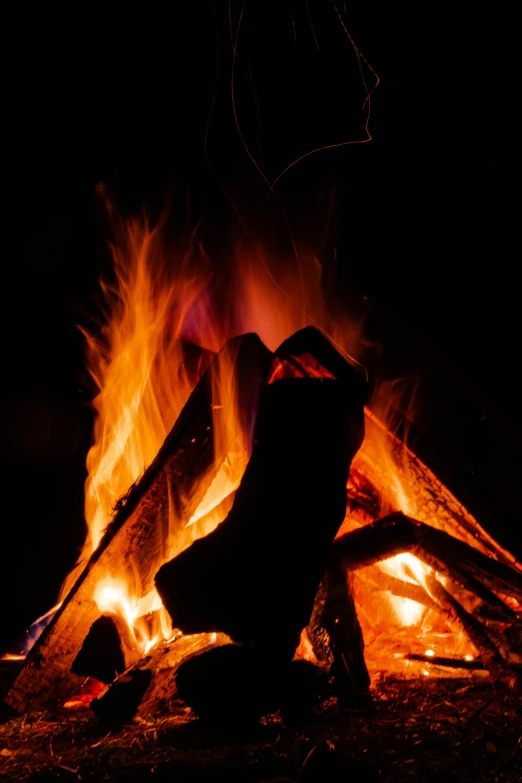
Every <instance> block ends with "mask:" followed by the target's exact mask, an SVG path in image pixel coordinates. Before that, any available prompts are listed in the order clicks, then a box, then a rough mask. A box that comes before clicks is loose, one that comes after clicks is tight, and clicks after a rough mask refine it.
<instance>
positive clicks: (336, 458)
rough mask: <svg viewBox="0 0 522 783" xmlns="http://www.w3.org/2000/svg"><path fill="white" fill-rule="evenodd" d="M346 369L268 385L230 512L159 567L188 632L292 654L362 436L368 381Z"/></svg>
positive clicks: (163, 588)
mask: <svg viewBox="0 0 522 783" xmlns="http://www.w3.org/2000/svg"><path fill="white" fill-rule="evenodd" d="M322 339H323V340H324V338H322ZM328 345H329V344H328ZM347 367H348V365H347ZM348 370H349V372H348V378H349V380H350V382H349V383H348V382H346V383H342V382H340V381H337V380H330V379H325V380H318V379H315V378H314V379H310V378H301V379H295V378H290V379H289V378H286V379H283V380H276V381H274V382H273V383H272V384H271V385H269V386H267V388H266V389H265V391H264V394H263V397H262V399H261V405H260V411H259V416H258V421H257V425H256V435H255V446H254V449H253V452H252V456H251V458H250V461H249V464H248V466H247V468H246V471H245V474H244V476H243V479H242V481H241V485H240V487H239V489H238V490H237V493H236V496H235V498H234V504H233V506H232V509H231V511H230V513H229V514H228V516H227V518H226V520H225V521H224V522H222V524H221V525H220V526H219V528H218V529H217V530H215V531H214V532H213V533H211V534H210V535H208V536H207V537H206V538H204V539H201V540H199V541H196V542H195V543H194V544H193V545H192V546H191V547H190V548H189V549H187V550H186V551H185V552H183V553H182V554H181V555H179V556H178V557H177V558H175V559H174V560H172V561H171V562H170V563H168V564H166V565H165V566H163V567H162V568H161V569H160V571H159V573H158V575H157V577H156V586H157V588H158V592H159V593H160V595H161V597H162V600H163V603H164V605H165V606H166V608H167V610H168V611H169V613H170V614H171V617H172V618H173V622H174V624H175V626H176V627H179V628H181V629H182V630H183V632H184V633H199V632H205V631H222V632H224V633H226V634H228V635H229V636H230V637H231V638H232V639H234V641H238V642H242V643H246V644H250V645H253V646H254V647H255V648H256V649H257V650H258V651H263V653H264V655H266V656H267V657H268V658H272V659H281V660H291V658H292V656H293V654H294V652H295V649H296V647H297V645H298V642H299V635H300V633H301V630H302V629H303V628H304V627H305V626H306V625H307V624H308V621H309V619H310V615H311V612H312V609H313V602H314V597H315V594H316V592H317V588H318V586H319V582H320V579H321V575H322V571H323V570H324V567H325V564H326V557H327V553H328V550H329V549H330V547H331V544H332V541H333V538H334V536H335V533H336V532H337V530H338V528H339V527H340V525H341V523H342V521H343V519H344V515H345V508H346V483H347V479H348V472H349V469H350V464H351V460H352V458H353V456H354V454H355V453H356V451H357V449H358V448H359V446H360V444H361V442H362V439H363V433H364V417H363V403H364V395H365V384H364V382H363V381H362V379H361V378H360V376H359V375H358V374H357V373H356V372H355V370H353V369H351V368H349V367H348Z"/></svg>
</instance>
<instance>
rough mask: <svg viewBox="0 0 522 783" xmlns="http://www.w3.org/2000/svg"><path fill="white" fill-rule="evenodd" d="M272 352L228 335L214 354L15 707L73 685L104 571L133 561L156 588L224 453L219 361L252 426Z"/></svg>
mask: <svg viewBox="0 0 522 783" xmlns="http://www.w3.org/2000/svg"><path fill="white" fill-rule="evenodd" d="M271 358H272V354H271V353H270V351H268V349H267V348H266V347H265V346H264V345H263V343H262V342H261V341H260V340H259V338H258V337H257V336H256V335H252V334H250V335H244V336H243V337H239V338H236V339H234V340H230V341H229V342H228V343H227V344H226V345H225V346H224V347H223V349H222V350H221V351H220V352H219V354H217V355H216V356H215V357H214V358H213V360H212V362H211V364H210V366H209V368H208V369H207V371H206V372H205V374H204V375H203V376H202V378H201V379H200V381H199V382H198V384H197V386H196V387H195V389H194V390H193V392H192V394H191V395H190V397H189V399H188V401H187V403H186V404H185V407H184V408H183V410H182V411H181V414H180V416H179V417H178V419H177V421H176V423H175V425H174V427H173V428H172V430H171V432H170V434H169V435H168V436H167V438H166V440H165V443H164V444H163V446H162V448H161V449H160V451H159V453H158V456H157V457H156V459H155V460H154V462H153V463H152V464H151V465H150V467H149V468H148V469H147V470H146V471H145V473H144V475H143V477H142V478H141V479H140V480H139V481H138V482H137V483H136V484H135V485H134V486H133V487H132V488H131V489H130V491H129V493H128V494H127V496H126V497H125V498H124V499H123V500H122V501H121V502H120V503H119V504H118V507H117V510H116V513H115V516H114V518H113V520H112V522H111V523H110V525H109V527H108V528H107V530H106V532H105V535H104V537H103V539H102V541H101V542H100V545H99V546H98V548H97V550H96V551H95V552H94V554H93V555H92V556H91V558H90V560H89V561H88V563H87V564H86V566H85V568H84V570H83V571H82V572H81V574H80V576H79V577H78V579H77V580H76V582H75V584H74V586H73V587H72V589H71V590H70V592H69V594H68V595H67V597H66V598H65V600H64V602H63V604H62V606H61V608H60V609H59V610H58V611H57V613H56V615H55V616H54V618H53V620H52V621H51V623H50V624H49V626H48V627H47V628H46V630H45V631H44V633H43V634H42V636H41V637H40V639H39V641H38V642H37V643H36V645H35V646H34V648H33V650H32V651H31V653H30V654H29V656H28V658H27V661H26V664H25V666H24V667H23V669H22V671H21V672H20V674H19V675H18V677H17V678H16V680H15V682H14V683H13V685H12V687H11V689H10V691H9V693H8V695H7V697H6V702H7V703H8V704H9V705H10V706H11V707H13V708H14V709H15V710H17V711H19V712H25V711H26V710H27V709H28V708H29V707H30V706H31V707H33V708H36V707H38V706H42V705H44V704H45V703H46V702H47V701H48V700H49V699H51V700H52V701H53V702H55V701H60V700H61V699H62V698H67V697H68V696H69V695H70V693H71V692H72V691H73V690H74V688H75V687H76V683H72V682H70V681H69V680H70V678H74V676H73V675H71V674H70V669H71V666H72V664H73V661H74V659H75V658H76V656H77V654H78V652H79V650H80V648H81V646H82V644H83V641H84V639H85V637H86V636H87V634H88V633H89V630H90V628H91V626H92V624H93V623H94V622H95V621H96V620H97V619H98V618H99V617H100V615H101V612H100V611H99V609H98V607H97V605H96V603H95V601H94V593H95V588H96V585H97V584H98V582H99V580H100V579H101V578H103V577H105V576H107V575H108V574H109V575H114V574H116V575H119V574H125V573H128V571H129V563H130V562H132V566H133V574H134V576H135V577H136V578H137V579H138V580H139V583H140V585H141V590H142V595H146V594H147V593H148V592H149V591H150V590H151V589H152V588H153V586H154V582H153V580H154V574H155V573H156V571H157V569H158V567H159V565H160V564H161V563H162V562H163V561H164V559H165V557H166V556H167V549H166V547H167V541H168V539H169V534H170V541H171V542H172V540H173V536H174V537H175V535H176V534H178V537H179V540H180V541H181V532H182V531H183V529H184V527H185V525H186V523H187V522H188V521H189V519H190V518H191V517H192V515H193V513H194V511H195V510H196V508H197V506H198V505H199V503H200V501H201V500H202V498H203V496H204V494H205V492H206V490H207V489H208V487H209V485H210V483H211V481H212V479H213V478H214V476H215V475H216V473H217V471H218V469H219V467H220V460H219V459H215V458H214V442H213V431H214V419H215V417H216V416H219V415H223V416H226V415H227V403H228V404H229V401H228V400H223V401H220V400H219V399H218V398H216V397H215V396H214V397H213V393H214V394H215V393H216V389H217V388H218V387H217V386H216V383H215V379H216V377H218V374H219V372H220V368H221V367H223V364H222V363H226V364H227V365H231V366H232V368H233V374H234V376H235V381H236V384H235V388H236V393H237V400H238V404H239V413H240V419H241V420H242V422H243V423H244V426H245V427H247V426H248V424H249V423H250V421H251V420H252V418H253V416H254V411H255V408H256V403H257V398H258V395H259V393H260V389H261V388H262V386H263V385H264V383H265V382H266V378H267V377H268V372H269V368H270V362H271ZM220 402H222V406H220ZM213 405H214V407H213ZM225 456H226V455H225V454H223V455H221V458H222V459H224V458H225ZM189 530H190V529H189ZM185 532H186V531H185ZM122 641H123V640H122ZM123 652H124V656H125V664H126V666H127V667H128V666H129V665H131V664H132V663H133V662H134V661H135V660H136V659H137V658H139V655H140V653H139V651H138V650H137V649H135V648H133V647H132V646H131V645H127V644H124V650H123Z"/></svg>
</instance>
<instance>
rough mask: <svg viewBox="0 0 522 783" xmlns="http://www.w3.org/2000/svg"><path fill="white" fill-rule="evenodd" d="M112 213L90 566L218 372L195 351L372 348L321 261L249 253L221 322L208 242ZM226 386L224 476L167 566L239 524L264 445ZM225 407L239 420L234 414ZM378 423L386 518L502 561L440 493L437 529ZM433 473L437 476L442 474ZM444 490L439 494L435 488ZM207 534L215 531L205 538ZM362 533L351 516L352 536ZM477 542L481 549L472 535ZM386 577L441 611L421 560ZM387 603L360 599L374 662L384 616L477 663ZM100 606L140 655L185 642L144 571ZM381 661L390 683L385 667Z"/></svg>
mask: <svg viewBox="0 0 522 783" xmlns="http://www.w3.org/2000/svg"><path fill="white" fill-rule="evenodd" d="M108 208H109V210H110V211H111V214H112V221H113V226H114V241H113V243H112V245H111V250H112V256H113V262H114V270H115V280H114V282H112V283H110V284H109V283H104V284H103V286H102V290H103V293H104V296H105V301H106V304H107V314H106V322H105V324H104V326H103V328H102V330H101V334H100V335H99V336H94V335H93V334H91V333H89V332H87V331H86V330H84V334H85V337H86V341H87V360H88V367H89V370H90V373H91V375H92V377H93V378H94V380H95V381H96V384H97V386H98V388H99V393H98V395H97V397H96V398H95V400H94V407H95V409H96V412H97V419H96V423H95V430H94V445H93V446H92V448H91V450H90V451H89V454H88V458H87V465H88V470H89V476H88V479H87V483H86V488H85V490H86V499H85V516H86V520H87V524H88V536H87V540H86V542H85V547H84V550H83V553H82V557H83V559H84V560H85V559H86V558H88V557H89V556H90V554H91V553H92V552H93V551H94V550H95V549H96V548H97V546H98V545H99V542H100V540H101V537H102V535H103V531H104V529H105V528H106V527H107V524H108V523H109V521H110V518H111V515H112V512H113V508H114V506H115V504H116V502H117V501H118V499H119V498H120V497H122V496H123V495H124V494H125V493H126V492H127V491H128V490H129V487H131V486H132V484H133V483H134V482H135V481H136V480H137V479H138V478H139V477H140V475H141V474H142V473H143V471H144V470H145V469H146V468H147V466H148V465H150V463H151V462H152V460H153V459H154V457H155V456H156V454H157V452H158V450H159V448H160V446H161V445H162V443H163V440H164V438H165V436H166V435H167V433H168V431H169V430H170V428H171V427H172V425H173V424H174V422H175V420H176V418H177V416H178V415H179V413H180V411H181V409H182V407H183V405H184V403H185V401H186V400H187V398H188V396H189V394H190V392H191V390H192V388H193V386H194V384H195V383H196V381H197V379H198V377H199V375H200V374H201V372H202V371H203V370H204V369H205V365H206V361H205V358H204V351H203V352H201V351H199V354H198V355H199V358H200V361H199V364H197V363H196V365H197V366H196V368H194V366H191V365H190V363H189V362H188V361H187V343H186V339H189V340H190V341H191V342H192V343H193V344H195V345H198V346H202V348H203V349H205V350H206V351H207V352H208V351H215V350H218V349H219V348H220V347H221V346H222V345H223V343H224V342H225V340H227V339H229V338H230V337H233V336H236V335H237V334H242V333H245V332H248V331H255V332H257V333H258V334H259V336H260V337H261V339H262V340H263V342H264V343H265V344H266V345H267V346H268V347H269V348H270V349H271V350H274V349H275V348H276V347H277V346H278V345H279V344H280V343H281V342H282V341H283V340H284V339H286V338H287V337H289V336H290V335H291V334H292V333H293V332H295V331H296V330H297V329H300V328H302V327H303V326H307V325H310V324H312V325H315V326H317V327H319V328H321V329H322V330H323V331H324V332H325V333H326V334H327V335H328V336H329V337H330V339H331V340H332V342H333V343H334V345H335V346H336V347H337V348H338V349H339V350H340V351H341V353H345V354H347V355H350V356H356V352H357V351H358V350H360V348H361V345H362V341H361V339H360V337H361V334H360V325H358V324H354V323H353V322H351V321H350V319H349V314H343V316H342V318H337V319H334V318H333V317H332V315H331V312H330V311H329V308H328V306H327V303H326V302H325V300H324V298H323V297H322V296H321V293H320V292H321V285H320V281H321V266H320V264H319V263H318V261H317V260H316V259H315V258H314V257H313V256H311V255H310V254H307V253H300V254H299V256H298V257H296V259H294V260H293V261H292V263H289V264H283V265H278V266H277V267H276V266H275V264H274V263H273V262H272V266H270V263H269V260H267V256H266V254H264V252H263V249H262V248H261V247H257V248H254V249H253V250H251V251H249V252H247V251H245V250H244V249H241V248H239V249H238V251H237V252H236V257H235V266H234V275H233V276H232V280H233V283H232V284H231V285H230V287H229V291H228V306H229V311H228V313H227V315H226V317H221V318H216V317H214V311H213V309H212V285H213V269H212V264H211V262H210V260H209V259H208V258H207V256H206V255H205V253H204V252H203V251H202V249H201V247H200V246H199V245H198V242H197V240H196V238H195V237H194V236H192V237H190V238H189V240H188V242H187V244H186V247H185V248H184V249H182V250H180V249H178V250H176V251H172V252H171V251H170V250H169V246H168V244H167V243H166V242H165V239H164V228H165V218H163V219H162V220H160V222H159V223H158V224H157V225H156V226H154V227H151V226H150V225H149V223H148V221H147V220H146V219H145V218H131V219H129V220H122V219H121V218H120V217H119V216H118V215H117V214H116V213H115V212H114V210H113V209H112V207H111V205H110V204H108ZM275 269H277V270H278V271H277V274H276V273H275ZM214 383H215V388H214V389H213V392H214V404H215V410H214V413H215V417H214V423H215V433H214V439H215V450H216V456H217V457H218V458H219V463H220V465H221V467H220V469H219V471H218V472H217V475H216V477H215V479H214V481H213V482H212V484H211V485H210V487H209V488H208V490H207V492H206V494H205V496H204V498H203V500H202V501H201V503H200V505H199V507H198V508H197V509H196V511H195V513H194V514H193V516H192V518H191V519H190V520H189V522H188V523H187V526H186V528H185V532H183V531H181V532H180V531H179V530H177V531H176V532H175V533H173V534H172V535H173V538H172V540H170V541H169V542H168V546H167V552H166V559H168V558H169V557H172V556H173V555H174V554H175V553H176V552H178V551H180V548H183V547H184V546H188V545H189V544H190V543H191V541H192V540H193V539H194V538H195V537H197V536H198V535H204V534H206V533H208V532H210V531H211V530H212V529H213V528H215V527H216V526H217V524H219V522H220V521H221V520H222V518H223V516H224V514H225V513H226V503H225V504H224V503H223V501H224V500H226V498H230V497H231V496H232V493H233V492H234V490H235V489H236V488H237V486H238V485H239V482H240V480H241V476H242V474H243V471H244V468H245V466H246V463H247V459H248V450H249V439H250V433H249V432H247V431H246V429H245V427H244V426H243V425H242V424H241V422H240V421H239V417H238V411H237V404H236V401H235V388H234V377H233V373H232V372H231V367H230V366H226V364H225V363H222V366H221V367H220V372H219V373H218V375H217V376H216V378H215V379H214ZM223 401H225V402H226V408H227V410H226V415H223V411H222V410H221V406H222V404H223ZM218 414H219V415H218ZM366 423H367V435H366V439H365V442H364V444H363V447H362V448H361V450H360V452H359V454H358V456H357V458H356V460H355V462H354V467H355V469H356V470H358V471H359V472H360V473H361V474H362V475H369V476H371V479H372V483H373V486H374V487H375V488H376V490H377V491H378V492H379V497H380V501H379V502H380V511H381V512H382V513H387V512H389V511H398V510H401V511H403V512H405V513H407V514H410V515H412V516H417V517H418V518H420V519H421V520H422V521H425V522H428V523H429V524H433V525H435V526H439V527H443V528H444V529H445V530H447V532H449V533H452V534H453V535H456V536H459V537H461V538H464V540H466V541H467V542H468V543H472V544H473V545H474V546H478V547H479V548H481V549H482V550H483V551H488V552H489V553H491V552H492V551H493V554H495V555H499V553H501V550H499V548H498V547H497V546H496V545H495V544H494V542H492V540H491V539H490V538H489V537H488V536H487V535H486V534H485V533H484V531H482V530H481V529H480V528H479V526H478V525H477V524H476V522H475V520H473V518H472V517H471V516H470V515H469V514H468V513H467V512H466V511H465V509H462V507H461V506H459V505H458V503H457V501H456V500H455V499H454V498H453V496H452V495H451V494H450V493H449V492H448V491H447V490H446V489H445V488H444V487H442V485H441V489H440V493H441V496H442V497H443V498H444V503H445V504H446V505H445V508H446V509H450V512H449V514H447V515H446V516H445V517H444V518H442V517H441V518H439V517H438V516H437V514H431V516H430V517H429V518H426V514H425V513H424V511H423V509H422V508H421V506H420V504H419V501H418V499H417V498H416V497H415V495H414V494H413V493H412V490H411V481H409V474H408V470H409V468H408V459H410V456H411V452H409V451H408V450H407V449H406V447H405V446H404V445H403V444H402V443H400V441H398V440H397V439H396V438H394V436H393V435H391V433H390V432H389V431H388V429H387V427H386V425H385V424H383V422H382V421H381V420H380V419H379V418H377V417H376V416H375V414H374V413H372V411H370V410H369V409H367V410H366ZM419 464H421V463H419ZM422 467H423V469H425V471H426V472H427V474H428V473H429V471H428V469H427V468H424V466H422ZM430 475H432V474H430ZM432 479H433V482H436V479H435V477H432ZM432 479H431V478H430V480H432ZM444 493H445V494H444ZM423 513H424V517H423ZM466 515H467V516H466ZM463 519H464V520H465V521H466V525H464V526H463V525H462V520H463ZM201 520H203V521H204V525H203V526H201V525H200V524H198V525H195V523H196V522H198V523H199V522H200V521H201ZM359 523H360V522H359V521H358V520H357V519H356V518H355V517H354V518H353V519H351V517H350V514H348V517H347V520H346V524H347V525H348V526H350V525H357V524H359ZM471 529H472V530H473V531H474V533H473V535H472V534H471V533H469V530H471ZM502 555H503V556H504V555H506V553H502ZM160 566H161V563H157V567H158V568H159V567H160ZM379 569H380V571H381V572H384V573H386V574H388V575H389V576H392V577H394V578H396V579H400V580H402V581H403V582H406V583H410V584H414V585H416V586H417V587H419V588H420V589H421V590H422V589H424V591H425V593H426V596H427V597H429V589H428V587H427V581H426V576H427V575H428V574H430V573H431V569H429V568H428V567H427V566H425V565H424V564H423V563H422V562H421V561H420V560H418V559H417V558H416V557H415V556H414V555H411V554H402V555H397V556H396V557H393V558H390V559H389V560H387V561H385V562H383V563H381V564H379ZM73 578H74V573H73V575H72V576H71V579H69V580H68V581H67V582H66V583H65V585H64V588H63V589H62V596H61V597H62V598H63V596H64V595H65V594H66V592H67V590H68V589H69V587H70V585H71V582H72V580H73ZM360 579H361V580H363V581H364V579H365V577H364V576H363V575H361V577H360ZM365 585H366V583H365ZM379 595H380V599H379V600H380V603H379V607H380V608H379V609H378V611H377V620H376V619H375V618H376V615H375V612H373V614H372V611H373V610H372V607H371V600H370V599H369V598H368V597H367V592H366V590H364V591H361V590H359V592H358V594H357V591H356V600H358V603H359V608H360V611H361V624H362V627H363V632H364V634H365V639H366V644H367V649H368V650H369V660H370V661H371V660H372V655H373V654H375V655H377V658H378V657H379V656H378V654H377V653H378V649H379V646H380V647H381V648H382V649H384V648H385V645H383V642H382V638H383V636H382V634H383V624H382V622H381V620H382V619H383V618H382V617H381V615H382V614H383V613H384V619H385V622H386V623H387V624H388V626H389V633H390V628H391V629H392V630H391V634H392V636H393V634H394V630H393V629H395V631H397V633H399V632H400V633H399V635H401V634H402V636H401V640H402V642H403V643H406V642H408V643H409V644H411V643H412V641H414V640H415V639H416V638H417V637H418V644H419V645H421V648H422V649H423V650H424V649H426V645H428V646H429V648H430V650H431V649H434V654H440V655H444V653H445V652H451V651H453V652H459V653H460V654H464V653H466V654H467V655H473V656H474V655H475V654H476V651H475V649H474V648H473V646H472V645H471V644H469V643H468V642H467V640H465V639H464V640H463V637H462V634H461V633H460V631H457V630H455V631H454V632H453V633H452V639H453V640H454V642H453V647H451V645H450V646H448V643H447V638H448V626H447V621H446V619H445V618H444V619H443V620H440V619H439V620H437V621H435V620H434V619H433V618H429V619H427V617H428V615H429V613H427V610H426V606H424V605H423V604H420V603H418V602H417V601H413V600H410V599H409V598H405V597H398V596H396V595H392V594H391V593H389V592H387V591H384V592H383V591H381V592H380V594H379ZM361 596H363V597H362V599H361ZM383 597H384V601H383ZM95 600H96V602H97V604H98V607H99V609H100V611H102V612H107V611H108V612H113V613H117V614H119V615H120V616H121V617H123V618H124V619H125V621H126V623H127V625H128V627H129V630H130V633H131V636H132V638H133V640H134V643H135V645H136V646H137V647H138V648H139V649H140V651H142V652H146V651H147V650H149V649H150V648H151V647H152V646H154V644H156V643H157V642H158V641H159V640H160V639H167V638H169V636H171V635H172V629H171V627H170V623H169V622H168V618H166V615H165V612H164V610H163V608H162V607H161V602H160V599H159V596H158V595H157V593H156V591H155V590H153V591H151V592H150V593H148V595H145V596H144V595H142V591H141V589H140V585H139V584H136V582H135V580H134V578H133V574H132V569H131V568H129V572H128V573H126V574H107V575H106V576H105V577H104V578H103V579H102V580H101V582H100V584H99V585H98V589H97V591H96V595H95ZM151 613H152V614H155V615H157V622H156V624H155V625H154V626H151V625H150V623H148V622H145V620H144V618H145V616H146V615H150V614H151ZM379 617H380V618H381V620H379ZM415 634H417V637H416V636H415ZM427 636H429V638H427ZM376 640H377V641H376ZM396 641H397V640H396V639H395V640H393V643H394V642H396ZM390 643H392V642H390ZM301 646H303V644H302V645H301ZM305 646H306V645H305ZM303 649H304V648H303ZM376 651H377V652H376ZM435 651H436V653H435ZM309 653H310V651H309V650H308V653H307V654H309ZM384 657H388V660H389V659H390V657H391V658H395V657H396V653H395V652H392V653H391V655H390V656H388V652H386V653H385V655H384ZM398 657H399V658H401V659H402V658H403V657H404V656H401V655H399V656H398ZM377 658H375V660H374V668H376V669H377V668H378V667H379V665H380V664H379V662H378V660H377ZM408 665H409V664H408Z"/></svg>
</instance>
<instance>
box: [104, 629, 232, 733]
mask: <svg viewBox="0 0 522 783" xmlns="http://www.w3.org/2000/svg"><path fill="white" fill-rule="evenodd" d="M229 641H230V640H229V639H227V637H226V636H223V635H222V634H200V635H197V636H182V637H180V638H178V639H176V640H174V641H173V642H171V643H169V644H166V645H160V646H158V647H157V648H156V649H154V650H152V651H151V652H150V653H149V654H148V655H145V656H144V657H143V658H142V659H141V660H140V661H139V662H138V663H136V664H135V665H134V666H132V667H131V668H130V669H128V670H127V671H125V672H123V673H122V674H121V675H120V676H118V677H117V678H116V679H115V680H114V681H113V682H111V684H110V685H109V687H108V688H106V689H105V690H104V691H103V693H101V694H100V695H99V696H98V698H96V699H94V700H93V701H92V702H91V709H92V710H93V712H94V713H95V715H96V716H97V717H98V718H99V719H100V720H101V721H103V722H104V723H116V724H118V723H125V722H127V721H129V720H131V719H132V718H133V717H134V716H135V715H136V714H139V715H140V716H143V717H144V716H149V715H160V714H162V713H164V712H166V711H168V709H169V706H170V704H171V702H172V700H173V699H174V698H175V697H176V695H177V686H176V674H177V672H178V669H179V667H180V665H181V664H183V663H184V662H186V661H187V660H189V659H190V658H191V657H192V656H194V655H197V654H198V653H201V652H203V651H204V650H207V649H212V648H215V647H219V646H221V645H223V644H227V643H228V642H229Z"/></svg>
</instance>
